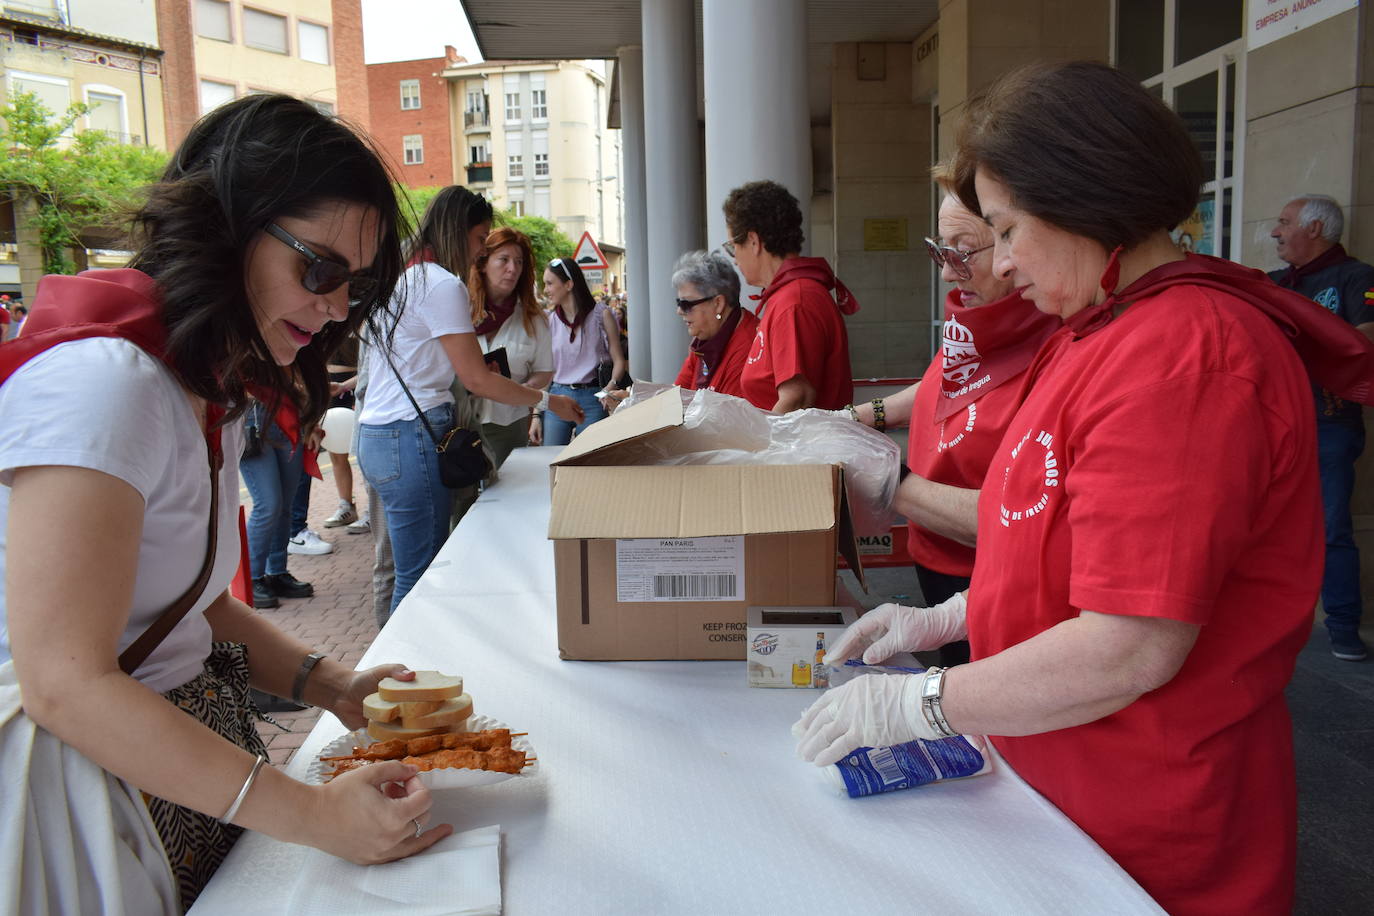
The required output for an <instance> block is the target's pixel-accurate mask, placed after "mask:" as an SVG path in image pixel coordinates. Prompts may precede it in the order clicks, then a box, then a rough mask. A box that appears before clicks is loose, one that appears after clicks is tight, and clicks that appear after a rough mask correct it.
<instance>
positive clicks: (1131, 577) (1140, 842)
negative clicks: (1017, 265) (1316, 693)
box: [968, 286, 1323, 916]
mask: <svg viewBox="0 0 1374 916" xmlns="http://www.w3.org/2000/svg"><path fill="white" fill-rule="evenodd" d="M1075 317H1076V318H1077V317H1079V316H1075ZM1084 317H1086V316H1084ZM1070 324H1072V325H1074V327H1085V326H1086V327H1091V325H1089V324H1087V323H1084V322H1074V321H1072V320H1071V322H1070ZM1076 334H1077V332H1076V331H1075V330H1074V329H1073V328H1071V327H1066V328H1065V329H1064V330H1062V331H1060V332H1058V333H1057V334H1056V335H1055V336H1054V337H1053V338H1051V340H1050V342H1049V343H1048V344H1047V345H1046V347H1045V349H1044V350H1042V351H1041V353H1040V355H1039V357H1038V358H1037V361H1036V363H1035V364H1034V365H1033V366H1032V368H1031V370H1030V371H1031V372H1032V373H1033V374H1034V376H1035V383H1034V387H1033V388H1032V389H1031V391H1030V393H1029V394H1028V396H1027V398H1026V401H1025V403H1024V404H1023V405H1022V407H1021V409H1020V411H1018V413H1017V414H1016V416H1015V418H1014V419H1013V420H1012V422H1011V425H1010V427H1009V428H1008V430H1007V435H1006V438H1005V439H1004V440H1003V441H1002V443H1001V445H1000V446H999V448H998V450H997V455H996V458H995V459H994V461H993V464H992V465H991V467H990V468H989V472H988V479H987V484H986V485H985V486H984V488H983V494H982V498H981V500H980V502H979V518H978V525H979V529H978V534H979V536H978V562H977V565H976V568H975V570H974V574H973V584H972V588H971V592H970V595H971V597H970V603H969V609H968V623H969V640H970V643H971V645H972V651H973V657H974V658H975V659H979V658H985V657H987V656H990V655H993V654H995V653H997V652H1000V651H1002V650H1004V649H1006V648H1008V647H1010V646H1014V645H1016V644H1017V643H1020V642H1023V641H1025V640H1027V639H1030V638H1031V637H1033V636H1035V635H1036V634H1038V633H1041V632H1043V631H1045V630H1047V629H1049V628H1051V627H1053V626H1055V625H1056V624H1058V623H1059V622H1061V621H1065V620H1069V619H1071V618H1074V617H1076V616H1078V614H1079V609H1080V608H1086V609H1090V610H1093V611H1098V612H1102V613H1110V614H1124V615H1133V616H1143V617H1162V618H1168V619H1173V620H1182V621H1187V622H1190V623H1194V624H1198V625H1199V626H1200V627H1201V633H1200V635H1199V637H1198V640H1197V643H1196V645H1195V646H1194V647H1193V649H1192V651H1191V652H1190V653H1189V655H1188V658H1187V660H1186V661H1185V662H1184V664H1183V667H1182V669H1181V670H1180V671H1179V673H1178V674H1177V675H1176V676H1175V677H1174V678H1173V680H1171V681H1170V682H1169V683H1168V684H1166V685H1164V686H1163V687H1161V688H1159V689H1158V690H1154V691H1151V692H1150V693H1147V694H1145V695H1144V696H1142V697H1140V698H1139V699H1137V700H1136V701H1135V702H1133V703H1131V704H1130V705H1129V706H1127V707H1126V708H1125V709H1122V710H1120V711H1119V712H1116V713H1114V714H1112V715H1110V716H1106V717H1105V718H1102V719H1099V720H1097V721H1095V722H1091V723H1088V724H1086V725H1081V726H1078V727H1075V728H1066V729H1061V730H1058V731H1052V732H1048V733H1045V734H1041V735H1031V736H1026V737H1019V738H1003V737H999V738H994V739H993V740H994V743H995V744H996V745H997V748H998V750H1000V751H1001V752H1002V753H1003V754H1004V755H1005V756H1006V758H1007V760H1008V761H1010V762H1011V764H1012V766H1014V767H1015V768H1016V771H1017V772H1018V773H1020V774H1021V775H1022V776H1023V777H1024V778H1025V779H1026V781H1027V782H1029V783H1030V784H1031V785H1032V786H1034V787H1035V788H1036V789H1038V790H1039V791H1040V792H1041V793H1043V794H1044V795H1045V797H1047V798H1048V799H1049V800H1050V801H1052V802H1053V803H1054V804H1056V805H1058V806H1059V808H1060V809H1061V810H1063V811H1064V813H1065V814H1067V815H1068V816H1069V817H1070V818H1072V819H1073V820H1074V822H1075V823H1077V824H1078V825H1079V826H1080V827H1082V828H1083V829H1084V830H1085V831H1086V832H1087V833H1088V834H1089V835H1091V836H1092V837H1093V839H1095V840H1096V841H1097V842H1098V843H1099V844H1101V845H1102V847H1103V848H1104V849H1105V850H1106V851H1107V852H1108V853H1109V854H1111V856H1112V857H1113V858H1115V859H1116V860H1117V862H1119V863H1120V864H1121V865H1122V866H1123V867H1124V868H1125V869H1126V870H1127V871H1128V872H1130V873H1131V875H1132V876H1134V877H1135V879H1136V880H1137V881H1139V882H1140V884H1141V885H1142V886H1143V887H1144V888H1145V890H1146V891H1148V892H1149V893H1150V894H1151V895H1152V896H1153V897H1154V898H1155V899H1156V900H1157V901H1158V902H1159V903H1160V905H1161V906H1163V907H1164V908H1165V909H1167V910H1168V911H1169V912H1170V913H1172V914H1175V916H1178V914H1187V913H1197V914H1209V916H1210V914H1216V913H1246V914H1258V913H1275V914H1277V913H1287V912H1288V911H1289V908H1290V907H1291V905H1292V899H1293V880H1294V858H1295V847H1296V790H1295V783H1294V771H1293V753H1292V729H1291V726H1290V723H1289V718H1288V710H1287V706H1286V705H1285V703H1284V699H1283V689H1284V686H1285V685H1286V684H1287V683H1288V681H1289V678H1290V677H1291V675H1292V672H1293V664H1294V660H1295V658H1296V656H1297V653H1298V651H1299V650H1300V649H1301V648H1302V646H1303V644H1304V642H1305V641H1306V639H1307V636H1308V633H1309V631H1310V629H1311V625H1312V608H1313V606H1314V604H1315V603H1316V599H1317V593H1318V589H1319V586H1320V583H1321V577H1322V556H1323V554H1322V516H1321V501H1320V496H1319V488H1318V480H1317V467H1316V459H1317V453H1316V449H1315V447H1314V445H1313V443H1314V442H1315V441H1316V430H1315V421H1314V417H1313V409H1312V404H1311V400H1310V395H1309V387H1308V380H1307V376H1306V374H1305V372H1304V369H1303V366H1302V364H1301V363H1300V362H1299V360H1298V357H1297V355H1296V352H1295V350H1294V347H1293V345H1292V344H1291V343H1290V342H1289V341H1288V340H1287V339H1285V337H1284V335H1283V334H1282V333H1281V332H1280V330H1279V329H1278V327H1277V325H1275V323H1274V322H1273V321H1271V320H1270V319H1269V318H1268V317H1266V316H1265V315H1264V314H1263V313H1262V312H1261V311H1260V310H1259V309H1256V308H1254V307H1253V306H1251V305H1249V304H1247V303H1245V302H1243V301H1240V300H1238V299H1236V298H1234V297H1232V296H1231V295H1229V294H1227V293H1224V292H1220V291H1218V290H1209V289H1202V288H1200V287H1197V286H1175V287H1172V288H1170V289H1166V290H1164V291H1163V292H1161V293H1158V294H1156V295H1153V296H1148V297H1146V298H1142V299H1139V300H1137V301H1136V302H1135V304H1134V305H1132V306H1131V307H1130V308H1128V309H1127V310H1126V311H1125V312H1124V313H1123V314H1121V315H1120V316H1119V317H1117V318H1116V319H1114V320H1111V321H1110V322H1109V323H1106V324H1105V325H1101V326H1098V327H1097V328H1096V329H1095V330H1091V331H1088V332H1087V333H1085V334H1084V336H1081V337H1078V336H1076ZM1064 663H1065V664H1068V665H1072V664H1073V663H1074V660H1073V659H1064ZM1044 676H1045V677H1046V678H1053V677H1054V672H1052V671H1046V672H1045V673H1044Z"/></svg>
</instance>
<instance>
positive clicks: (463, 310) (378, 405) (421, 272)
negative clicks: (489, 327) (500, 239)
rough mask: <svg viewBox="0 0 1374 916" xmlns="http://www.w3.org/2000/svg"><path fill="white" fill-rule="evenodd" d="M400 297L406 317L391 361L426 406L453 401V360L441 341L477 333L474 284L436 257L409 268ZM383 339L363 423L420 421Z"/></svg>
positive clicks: (371, 371)
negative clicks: (470, 295) (471, 298)
mask: <svg viewBox="0 0 1374 916" xmlns="http://www.w3.org/2000/svg"><path fill="white" fill-rule="evenodd" d="M398 301H401V302H404V305H403V306H402V307H401V317H400V320H399V321H397V322H396V333H395V335H394V337H393V338H392V350H391V362H392V363H393V364H395V367H396V372H399V373H401V377H402V378H404V379H405V381H406V386H407V387H408V388H410V394H411V396H412V397H414V398H415V401H416V403H418V404H419V405H420V409H421V410H429V409H430V408H431V407H438V406H439V405H440V404H451V403H453V394H452V393H451V392H450V391H449V386H451V385H452V384H453V377H454V372H453V363H451V362H449V358H448V354H447V353H445V352H444V347H443V345H442V344H440V343H439V340H438V338H440V337H443V336H444V335H445V334H471V333H472V305H471V303H470V302H469V301H468V288H467V287H466V286H464V285H463V281H462V280H459V279H458V278H457V277H455V276H454V275H453V274H451V273H449V272H448V271H447V270H444V269H443V268H442V267H440V266H439V265H438V264H435V263H434V262H432V261H426V262H424V263H421V264H416V265H415V266H414V267H411V268H408V269H407V270H406V272H405V273H404V274H402V282H401V284H400V286H398V287H397V293H396V295H395V296H394V297H393V298H392V300H391V302H392V307H393V308H395V307H396V306H397V303H398ZM383 347H385V342H379V343H378V345H377V347H376V348H373V349H372V351H371V352H370V353H369V354H368V383H367V397H366V398H365V399H364V400H363V410H362V413H361V414H359V416H358V422H359V423H366V424H368V425H369V426H382V425H384V424H386V423H392V422H395V421H396V420H413V419H415V408H414V407H412V406H411V404H410V399H409V398H407V397H406V395H405V392H404V391H402V390H401V386H400V383H398V382H397V381H396V373H395V372H392V371H391V367H390V366H388V365H387V362H386V354H385V352H384V351H383Z"/></svg>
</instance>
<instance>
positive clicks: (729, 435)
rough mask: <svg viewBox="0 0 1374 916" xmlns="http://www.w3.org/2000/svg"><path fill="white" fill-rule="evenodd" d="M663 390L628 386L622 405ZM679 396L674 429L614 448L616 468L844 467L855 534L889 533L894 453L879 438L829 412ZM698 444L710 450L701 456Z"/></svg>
mask: <svg viewBox="0 0 1374 916" xmlns="http://www.w3.org/2000/svg"><path fill="white" fill-rule="evenodd" d="M670 387H672V386H671V385H655V384H653V383H650V382H635V383H634V388H633V389H632V390H631V393H630V397H629V398H628V399H627V400H626V401H625V404H624V405H622V406H629V405H632V404H637V403H639V402H641V401H646V400H648V399H649V398H651V397H653V396H654V395H656V394H659V393H661V392H663V391H665V390H667V389H668V388H670ZM679 390H680V391H681V394H682V407H683V411H682V412H683V423H682V426H680V427H678V428H677V429H671V430H665V431H663V432H662V433H660V434H658V435H655V436H652V437H650V438H649V439H647V440H641V441H639V442H634V443H627V444H626V445H625V446H624V447H622V448H619V449H617V450H616V452H617V454H616V459H615V460H616V462H617V463H620V464H659V465H680V464H758V465H763V464H838V465H842V466H843V467H844V482H845V489H846V491H847V492H848V494H849V512H850V517H851V518H852V519H853V521H854V529H855V532H856V533H857V534H860V535H879V534H887V533H888V531H890V530H891V528H892V526H893V524H894V523H895V522H896V515H895V514H894V513H893V511H892V501H893V499H894V498H895V497H896V495H897V484H898V481H899V473H898V472H899V470H900V467H899V466H900V464H901V460H902V454H901V449H900V448H899V447H898V446H897V443H895V442H893V441H892V440H891V439H889V438H888V437H887V436H885V435H883V434H882V433H880V432H878V431H877V430H874V429H870V428H869V427H867V426H864V425H863V424H862V423H855V422H854V421H853V420H852V419H851V418H850V417H848V416H836V415H835V414H834V412H832V411H829V410H816V409H807V410H795V411H792V412H791V413H787V414H782V415H776V414H770V413H768V412H766V411H763V410H759V409H758V408H757V407H755V406H754V405H752V404H750V403H749V402H748V401H746V400H744V399H743V398H737V397H733V396H732V395H728V394H721V393H720V392H718V391H711V390H710V389H706V388H703V389H700V390H698V391H689V390H687V389H679ZM705 439H709V441H710V442H712V443H713V444H714V446H715V447H714V448H712V449H710V450H702V449H701V444H702V442H703V440H705Z"/></svg>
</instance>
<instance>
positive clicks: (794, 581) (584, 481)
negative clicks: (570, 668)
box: [549, 388, 862, 661]
mask: <svg viewBox="0 0 1374 916" xmlns="http://www.w3.org/2000/svg"><path fill="white" fill-rule="evenodd" d="M682 421H683V413H682V401H681V396H680V394H679V392H678V390H677V389H675V388H674V389H670V390H668V391H665V392H664V393H663V394H661V395H659V396H657V397H655V398H651V399H650V400H648V401H645V402H643V403H641V404H637V405H634V406H633V407H629V408H622V409H621V410H619V411H616V413H615V414H614V415H613V416H611V417H609V418H607V419H605V420H602V421H601V422H599V423H596V424H594V425H592V426H590V427H588V428H587V430H586V431H585V432H584V433H582V434H581V435H579V436H578V438H577V439H576V440H574V442H573V443H572V444H571V445H569V446H568V447H567V448H566V449H564V450H563V452H562V454H560V455H559V457H558V459H557V460H556V461H554V462H553V466H552V473H553V479H552V486H553V495H552V506H551V510H550V514H549V537H550V538H551V539H552V540H553V542H554V571H555V577H556V581H557V604H558V650H559V655H560V656H561V657H563V658H570V659H587V660H605V661H610V660H630V659H742V658H744V657H745V643H746V638H745V637H746V623H745V612H746V610H747V609H748V608H749V606H751V605H776V606H809V605H820V606H825V605H832V604H834V602H835V565H836V553H837V550H843V551H844V552H845V555H846V558H847V559H849V561H850V563H851V567H852V568H854V569H855V570H856V571H857V572H859V574H860V575H862V570H861V568H860V567H859V565H858V562H859V561H858V551H857V546H856V543H855V540H854V534H853V528H852V525H851V524H850V522H849V510H848V507H847V505H846V502H845V495H844V482H843V474H842V469H841V468H840V467H838V466H835V465H828V464H795V465H768V466H758V465H688V466H636V465H623V464H618V463H617V461H618V460H621V459H623V458H624V455H623V447H624V446H625V445H626V444H627V443H631V442H636V441H640V440H644V439H647V438H649V437H651V436H655V435H665V434H671V435H673V436H674V437H677V440H681V437H684V436H686V437H688V438H690V432H691V431H689V430H685V429H683V428H682ZM677 440H675V446H676V445H678V444H679V442H678V441H677ZM682 444H684V445H686V443H685V442H684V443H682ZM686 447H688V448H691V449H692V450H703V449H709V448H710V447H711V445H710V443H706V442H697V443H691V444H690V445H686ZM618 450H622V454H620V455H618V454H617V451H618Z"/></svg>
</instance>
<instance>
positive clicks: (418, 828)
mask: <svg viewBox="0 0 1374 916" xmlns="http://www.w3.org/2000/svg"><path fill="white" fill-rule="evenodd" d="M410 822H411V823H412V824H414V825H415V835H416V836H417V837H418V836H419V835H420V831H422V830H423V829H424V828H423V827H421V826H420V819H419V818H418V817H412V818H411V819H410Z"/></svg>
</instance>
